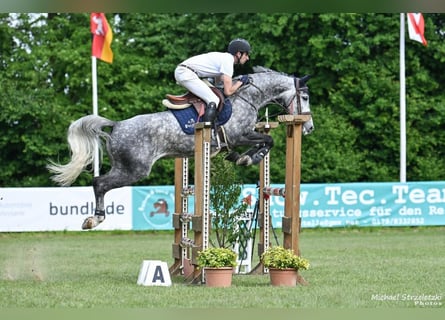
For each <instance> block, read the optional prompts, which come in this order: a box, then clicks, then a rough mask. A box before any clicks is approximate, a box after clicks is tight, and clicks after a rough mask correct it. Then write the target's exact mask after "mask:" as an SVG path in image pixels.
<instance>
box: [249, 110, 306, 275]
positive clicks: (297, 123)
mask: <svg viewBox="0 0 445 320" xmlns="http://www.w3.org/2000/svg"><path fill="white" fill-rule="evenodd" d="M308 120H310V115H297V116H294V115H281V116H278V121H279V122H280V123H284V124H285V125H286V177H285V188H284V189H283V188H271V187H270V170H269V169H270V167H269V161H270V159H269V154H267V156H266V157H265V158H264V159H263V161H262V162H261V163H260V190H261V191H262V192H260V199H259V200H260V203H259V205H260V208H259V212H260V213H259V216H260V242H259V243H258V255H259V256H261V254H262V253H263V252H264V251H265V250H267V248H268V247H269V243H270V237H269V234H270V232H269V228H270V204H269V199H268V197H267V198H266V197H264V196H265V195H270V196H271V195H274V196H275V195H279V196H282V197H284V198H285V202H284V217H283V218H282V231H283V247H284V248H286V249H292V250H293V251H294V253H295V254H297V255H300V249H299V233H300V180H301V138H302V125H303V123H304V122H306V121H308ZM264 129H265V128H264V127H262V126H261V125H260V126H259V127H257V130H264ZM268 130H270V128H268ZM265 272H267V270H266V269H265V268H264V266H263V265H262V263H261V262H260V263H259V264H258V265H257V266H256V267H255V268H254V270H253V271H252V273H265ZM297 281H298V283H301V284H304V283H305V281H304V279H303V278H302V277H301V276H299V277H298V280H297Z"/></svg>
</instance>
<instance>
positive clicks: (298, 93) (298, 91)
mask: <svg viewBox="0 0 445 320" xmlns="http://www.w3.org/2000/svg"><path fill="white" fill-rule="evenodd" d="M249 85H250V86H252V87H254V88H255V89H257V90H258V91H259V92H260V93H261V95H262V96H263V97H264V96H265V94H264V91H263V90H262V89H261V88H260V87H258V86H257V85H255V83H254V82H253V81H250V82H249ZM294 86H295V95H294V96H292V98H291V99H290V101H289V103H288V104H287V106H286V105H283V104H281V103H280V102H278V101H277V100H276V99H272V100H270V101H271V102H272V103H275V104H276V105H278V106H280V107H281V108H282V109H283V110H284V111H286V112H287V113H288V114H292V113H293V112H291V110H290V109H291V104H292V102H293V100H294V99H295V98H297V99H296V100H297V112H298V114H299V115H303V114H304V115H310V114H311V112H310V111H309V112H303V111H302V107H301V92H304V91H306V90H307V86H304V87H300V79H299V78H297V77H294ZM243 89H244V88H243ZM243 91H244V90H243ZM241 93H242V91H241V90H240V92H238V94H237V95H236V97H235V98H240V99H241V100H243V101H245V102H246V103H247V104H248V105H249V106H251V107H252V108H253V109H254V110H255V112H256V113H258V111H259V109H257V108H256V107H255V105H254V104H253V103H252V102H250V101H249V100H247V99H246V98H244V97H243V96H242V95H241Z"/></svg>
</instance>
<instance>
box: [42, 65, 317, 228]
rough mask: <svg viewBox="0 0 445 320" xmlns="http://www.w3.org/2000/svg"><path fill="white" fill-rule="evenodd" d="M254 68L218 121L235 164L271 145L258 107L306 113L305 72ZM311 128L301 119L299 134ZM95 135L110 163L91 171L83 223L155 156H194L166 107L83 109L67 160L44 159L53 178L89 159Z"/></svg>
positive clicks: (95, 220)
mask: <svg viewBox="0 0 445 320" xmlns="http://www.w3.org/2000/svg"><path fill="white" fill-rule="evenodd" d="M254 71H255V73H253V74H249V78H250V84H248V85H245V86H243V87H241V89H239V90H238V92H237V93H236V94H234V95H232V96H230V97H229V98H227V99H228V100H229V101H228V103H230V104H231V106H232V114H231V116H230V118H229V119H228V120H227V122H226V123H225V124H224V125H223V127H224V129H225V135H226V141H225V142H226V144H227V149H228V150H232V151H231V152H230V153H229V154H228V155H227V157H226V159H228V160H229V161H233V162H235V163H236V164H237V165H252V164H258V163H259V162H260V161H261V160H262V159H263V158H264V156H265V155H266V154H267V152H269V150H270V148H272V146H273V139H272V138H271V137H270V136H269V135H266V134H263V133H260V132H257V131H255V124H256V122H257V121H258V111H259V110H260V109H261V108H263V107H265V106H266V105H268V104H272V103H273V104H277V105H279V106H281V107H282V108H283V109H284V111H285V112H286V113H288V114H294V115H296V114H310V107H309V90H308V87H307V85H306V81H307V80H308V79H309V77H307V76H306V77H303V78H297V77H295V76H292V75H287V74H284V73H280V72H276V71H273V70H270V69H267V68H263V67H256V68H254ZM105 127H110V128H111V132H110V133H107V132H106V131H103V130H102V129H103V128H105ZM313 129H314V126H313V123H312V118H311V119H310V120H309V121H307V122H305V123H304V124H303V134H309V133H311V132H312V130H313ZM107 131H110V130H107ZM98 138H102V139H103V140H105V142H106V148H107V152H108V156H109V157H110V162H111V169H110V171H109V172H108V173H106V174H104V175H102V176H97V177H94V180H93V189H94V195H95V200H96V210H95V213H94V216H91V217H88V218H87V219H86V220H85V221H84V223H83V225H82V228H83V229H92V228H94V227H96V226H97V225H99V224H100V223H101V222H102V221H103V220H104V219H105V210H104V197H105V194H106V193H107V192H108V191H110V190H112V189H115V188H119V187H123V186H128V185H131V184H133V183H135V182H137V181H138V180H140V179H142V178H144V177H145V176H147V175H149V174H150V171H151V168H152V166H153V164H154V163H155V161H157V160H158V159H160V158H164V157H169V158H191V157H193V156H194V145H195V140H194V135H193V134H187V133H185V132H184V131H183V130H182V129H181V127H180V125H179V124H178V121H177V119H176V118H175V116H174V115H173V113H172V112H171V111H163V112H158V113H152V114H144V115H138V116H135V117H133V118H130V119H126V120H122V121H112V120H108V119H106V118H104V117H100V116H96V115H88V116H84V117H82V118H80V119H78V120H76V121H74V122H73V123H72V124H71V125H70V127H69V129H68V143H69V147H70V150H71V160H70V162H69V163H67V164H65V165H61V164H56V163H51V164H49V165H48V169H49V170H50V172H52V173H54V175H53V176H52V179H53V180H54V181H55V182H56V183H58V184H60V185H62V186H69V185H70V184H72V183H73V182H74V181H75V180H76V178H77V177H78V176H79V174H80V173H81V172H82V171H84V170H86V169H87V167H88V165H90V164H91V163H92V162H93V161H94V154H95V150H96V149H97V141H98ZM240 146H245V147H249V148H248V150H247V151H246V152H244V153H242V154H238V153H237V152H236V151H234V150H233V149H234V148H236V147H240ZM215 154H216V153H215ZM213 155H214V154H213Z"/></svg>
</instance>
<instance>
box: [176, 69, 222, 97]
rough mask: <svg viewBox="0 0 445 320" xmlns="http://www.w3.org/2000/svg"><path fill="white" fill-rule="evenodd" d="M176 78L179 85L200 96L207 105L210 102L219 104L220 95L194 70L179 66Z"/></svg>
mask: <svg viewBox="0 0 445 320" xmlns="http://www.w3.org/2000/svg"><path fill="white" fill-rule="evenodd" d="M175 79H176V81H177V83H178V84H179V85H181V86H183V87H184V88H186V89H187V90H189V91H190V92H192V93H194V94H195V95H197V96H198V97H200V98H201V99H202V100H204V101H205V103H206V104H207V105H208V104H209V103H210V102H214V103H215V104H216V105H218V104H219V98H218V96H217V95H216V94H214V93H213V91H212V90H211V89H210V88H209V86H208V85H207V84H206V83H205V82H204V81H202V80H201V79H200V78H199V77H198V75H197V74H196V73H194V72H193V71H192V70H189V69H187V68H185V67H182V66H178V67H177V68H176V69H175Z"/></svg>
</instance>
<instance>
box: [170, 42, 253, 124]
mask: <svg viewBox="0 0 445 320" xmlns="http://www.w3.org/2000/svg"><path fill="white" fill-rule="evenodd" d="M227 51H228V52H208V53H203V54H200V55H197V56H193V57H190V58H188V59H186V60H184V61H183V62H181V63H180V64H179V65H178V66H177V67H176V69H175V79H176V81H177V82H178V84H180V85H181V86H183V87H185V88H186V89H188V90H189V91H190V92H192V93H194V94H195V95H197V96H198V97H200V98H201V99H203V100H204V102H205V103H206V109H205V114H204V116H203V120H204V121H207V122H213V121H214V120H215V118H216V114H217V110H216V108H217V106H218V104H219V98H218V97H217V96H216V94H214V93H213V92H212V90H211V89H210V88H209V86H208V85H207V84H206V83H205V82H204V81H202V80H201V78H215V84H216V83H219V82H222V84H223V87H224V95H225V96H230V95H232V94H234V93H235V92H236V90H238V89H239V88H240V87H241V86H242V85H245V84H248V83H249V78H248V76H247V75H244V76H242V77H241V79H240V80H239V81H236V82H232V76H233V67H234V65H235V64H241V65H242V64H244V63H246V62H247V61H248V60H249V52H250V44H249V42H247V40H244V39H241V38H237V39H234V40H232V41H231V42H230V43H229V46H228V47H227Z"/></svg>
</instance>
